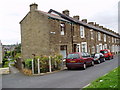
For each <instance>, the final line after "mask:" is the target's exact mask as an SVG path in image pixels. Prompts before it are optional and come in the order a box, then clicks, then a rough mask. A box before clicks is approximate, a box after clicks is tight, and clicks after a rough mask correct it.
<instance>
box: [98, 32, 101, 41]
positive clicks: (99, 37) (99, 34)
mask: <svg viewBox="0 0 120 90" xmlns="http://www.w3.org/2000/svg"><path fill="white" fill-rule="evenodd" d="M98 40H99V41H100V40H101V33H100V32H98Z"/></svg>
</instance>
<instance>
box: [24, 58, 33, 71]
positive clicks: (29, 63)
mask: <svg viewBox="0 0 120 90" xmlns="http://www.w3.org/2000/svg"><path fill="white" fill-rule="evenodd" d="M25 68H28V69H32V59H26V60H25Z"/></svg>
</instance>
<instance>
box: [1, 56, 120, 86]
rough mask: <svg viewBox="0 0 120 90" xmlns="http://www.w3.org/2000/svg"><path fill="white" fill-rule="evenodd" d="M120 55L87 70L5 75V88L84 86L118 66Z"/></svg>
mask: <svg viewBox="0 0 120 90" xmlns="http://www.w3.org/2000/svg"><path fill="white" fill-rule="evenodd" d="M119 58H120V55H119V56H116V57H115V58H114V59H112V60H107V61H106V62H103V63H101V64H95V66H92V67H88V68H87V69H86V70H63V71H60V72H57V73H53V74H48V75H44V76H25V75H23V74H21V73H14V74H10V75H3V80H2V87H3V88H82V87H84V86H85V85H87V84H89V83H90V82H91V81H93V80H95V79H96V78H98V77H100V76H102V75H104V74H106V73H108V72H109V71H110V70H112V69H114V68H116V67H117V66H118V60H119Z"/></svg>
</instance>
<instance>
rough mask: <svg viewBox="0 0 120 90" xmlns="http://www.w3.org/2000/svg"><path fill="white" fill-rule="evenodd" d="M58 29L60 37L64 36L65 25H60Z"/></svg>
mask: <svg viewBox="0 0 120 90" xmlns="http://www.w3.org/2000/svg"><path fill="white" fill-rule="evenodd" d="M60 29H61V32H60V35H65V23H61V24H60Z"/></svg>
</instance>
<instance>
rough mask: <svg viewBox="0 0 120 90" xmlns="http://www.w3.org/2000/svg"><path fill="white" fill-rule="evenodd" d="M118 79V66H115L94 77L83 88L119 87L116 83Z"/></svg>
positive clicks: (119, 69)
mask: <svg viewBox="0 0 120 90" xmlns="http://www.w3.org/2000/svg"><path fill="white" fill-rule="evenodd" d="M119 80H120V66H119V67H118V68H115V69H114V70H112V71H110V72H109V73H108V74H106V75H104V76H102V77H100V78H98V79H96V80H95V81H93V82H91V84H90V85H89V86H87V87H85V88H84V89H83V90H87V89H90V88H91V89H92V88H109V89H110V88H111V89H112V88H114V89H115V88H116V89H117V88H119V89H120V85H118V84H119V83H118V82H119Z"/></svg>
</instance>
